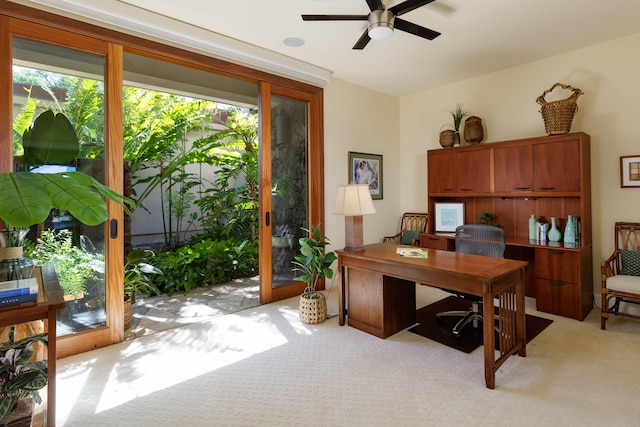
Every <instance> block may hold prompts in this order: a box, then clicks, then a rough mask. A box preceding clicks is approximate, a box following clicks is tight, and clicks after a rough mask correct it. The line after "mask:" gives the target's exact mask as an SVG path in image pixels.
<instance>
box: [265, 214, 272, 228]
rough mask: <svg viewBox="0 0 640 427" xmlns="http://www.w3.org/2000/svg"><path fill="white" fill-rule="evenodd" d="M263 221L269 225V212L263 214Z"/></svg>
mask: <svg viewBox="0 0 640 427" xmlns="http://www.w3.org/2000/svg"><path fill="white" fill-rule="evenodd" d="M264 222H265V225H266V226H267V227H269V226H270V225H271V212H267V213H266V214H264Z"/></svg>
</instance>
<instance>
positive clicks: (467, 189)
mask: <svg viewBox="0 0 640 427" xmlns="http://www.w3.org/2000/svg"><path fill="white" fill-rule="evenodd" d="M460 191H473V188H461V189H460Z"/></svg>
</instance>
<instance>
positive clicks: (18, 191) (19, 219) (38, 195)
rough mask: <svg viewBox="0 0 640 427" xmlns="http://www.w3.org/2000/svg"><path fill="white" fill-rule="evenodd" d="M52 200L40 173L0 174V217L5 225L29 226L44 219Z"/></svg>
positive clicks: (49, 209)
mask: <svg viewBox="0 0 640 427" xmlns="http://www.w3.org/2000/svg"><path fill="white" fill-rule="evenodd" d="M52 203H53V202H52V200H51V197H49V194H48V193H47V192H46V190H45V189H44V186H43V185H42V181H41V180H40V175H38V174H34V173H27V172H11V173H2V174H0V218H2V219H3V220H4V221H5V223H6V224H5V225H12V226H14V227H17V228H23V227H29V226H31V225H33V224H39V223H41V222H42V221H44V220H45V219H46V218H47V216H48V215H49V211H51V207H52Z"/></svg>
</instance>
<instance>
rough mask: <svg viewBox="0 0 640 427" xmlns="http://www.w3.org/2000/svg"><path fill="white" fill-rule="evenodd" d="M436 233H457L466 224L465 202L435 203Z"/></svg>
mask: <svg viewBox="0 0 640 427" xmlns="http://www.w3.org/2000/svg"><path fill="white" fill-rule="evenodd" d="M434 205H435V206H434V210H435V231H436V233H455V231H456V228H457V227H458V226H460V225H462V224H464V202H456V203H434Z"/></svg>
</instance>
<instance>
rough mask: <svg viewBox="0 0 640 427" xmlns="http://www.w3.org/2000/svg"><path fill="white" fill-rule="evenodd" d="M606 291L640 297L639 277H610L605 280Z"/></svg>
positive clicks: (619, 275)
mask: <svg viewBox="0 0 640 427" xmlns="http://www.w3.org/2000/svg"><path fill="white" fill-rule="evenodd" d="M607 289H612V290H614V291H620V292H630V293H632V294H639V295H640V276H626V275H623V274H618V275H617V276H611V277H609V278H607Z"/></svg>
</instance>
